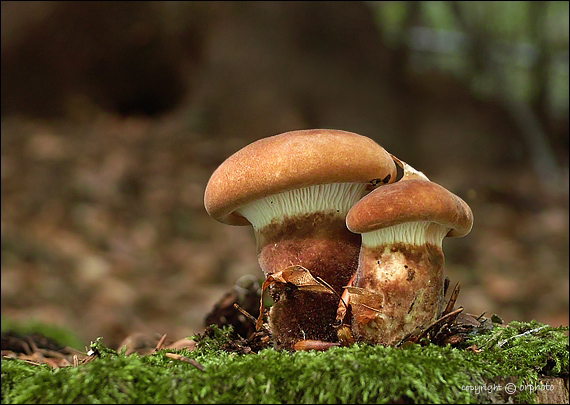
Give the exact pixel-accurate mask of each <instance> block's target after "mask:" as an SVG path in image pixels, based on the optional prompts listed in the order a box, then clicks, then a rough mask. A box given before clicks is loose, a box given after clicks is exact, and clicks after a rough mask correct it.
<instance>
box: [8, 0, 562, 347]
mask: <svg viewBox="0 0 570 405" xmlns="http://www.w3.org/2000/svg"><path fill="white" fill-rule="evenodd" d="M1 4H2V10H1V11H2V12H1V29H2V45H1V50H2V61H1V84H2V86H1V125H2V127H1V129H2V137H1V176H2V190H1V193H2V208H1V214H2V215H1V246H2V257H1V260H2V261H1V263H2V279H1V289H2V290H1V301H2V316H3V318H5V319H11V320H21V321H25V320H30V319H34V320H39V321H42V322H46V323H50V324H54V325H61V326H64V327H67V328H69V329H71V330H73V331H75V332H76V333H77V334H79V335H80V336H81V338H82V339H84V340H85V344H88V343H89V341H90V340H95V339H96V338H97V337H98V336H103V337H104V341H105V343H106V344H107V345H109V346H111V347H113V346H114V345H117V344H118V343H119V342H120V341H121V340H122V339H123V338H125V337H126V336H127V335H129V334H131V333H133V332H146V333H149V332H158V333H161V334H163V333H167V334H168V335H169V336H170V337H172V338H182V337H185V336H188V335H190V334H193V333H199V332H202V330H203V328H204V317H205V316H206V314H207V313H208V312H209V311H210V310H211V309H212V307H213V305H214V304H215V303H216V302H217V301H218V300H219V299H220V298H221V297H222V296H223V295H224V293H225V292H226V291H229V290H230V289H231V288H232V286H233V285H234V284H235V283H236V281H237V280H238V279H240V278H241V277H243V276H245V275H249V274H251V275H254V276H256V277H261V270H260V269H259V267H258V264H257V259H256V252H255V241H254V237H253V231H252V229H251V228H250V227H234V226H229V225H224V224H221V223H218V222H216V221H215V220H213V219H212V218H210V217H209V216H208V215H207V213H206V212H205V210H204V207H203V194H204V189H205V186H206V183H207V181H208V179H209V176H210V175H211V173H212V172H213V171H214V170H215V168H216V167H217V166H218V165H219V164H220V163H221V162H222V161H223V160H224V159H225V158H227V157H228V156H229V155H231V154H232V153H234V152H235V151H237V150H238V149H240V148H241V147H243V146H245V145H246V144H248V143H250V142H252V141H255V140H257V139H259V138H262V137H266V136H270V135H274V134H277V133H280V132H285V131H289V130H295V129H303V128H335V129H342V130H347V131H352V132H357V133H359V134H362V135H366V136H368V137H371V138H373V139H374V140H376V141H377V142H378V143H380V144H381V145H382V146H383V147H384V148H385V149H387V150H388V151H389V152H391V153H393V154H394V155H396V156H397V157H399V158H400V159H402V160H404V161H406V162H407V163H409V164H411V165H412V166H414V167H415V168H416V169H419V170H421V171H423V172H424V173H425V174H426V175H427V176H428V177H429V178H430V179H431V180H433V181H435V182H438V183H439V184H441V185H443V186H445V187H446V188H448V189H449V190H451V191H452V192H454V193H455V194H457V195H459V196H461V197H462V198H463V199H464V200H465V201H467V202H468V204H469V205H470V206H471V208H472V210H473V213H474V218H475V223H474V227H473V230H472V232H471V233H470V234H469V235H468V236H466V237H464V238H460V239H446V240H445V241H444V252H445V255H446V267H445V273H446V275H447V276H448V277H449V278H450V280H451V285H452V286H453V285H454V284H455V283H456V282H457V281H460V282H461V285H462V288H461V293H460V295H459V299H458V304H459V305H462V306H464V307H465V309H466V312H469V313H473V314H477V315H479V314H481V313H483V312H486V313H487V315H488V316H490V315H492V314H493V313H496V314H498V315H500V316H501V317H502V318H503V319H504V320H505V321H507V322H508V321H511V320H521V321H527V320H531V319H536V320H537V321H539V322H542V323H547V324H551V325H553V326H558V325H568V294H569V288H568V269H569V266H568V264H569V260H568V242H569V241H568V220H569V218H568V185H569V184H568V148H569V138H568V107H569V106H568V86H569V83H568V72H569V69H568V60H569V55H568V36H569V35H568V32H569V25H568V15H569V10H568V8H569V7H568V5H569V3H568V2H549V1H547V2H453V1H452V2H439V1H435V2H415V1H410V2H291V3H289V2H251V3H250V2H223V3H216V2H2V3H1Z"/></svg>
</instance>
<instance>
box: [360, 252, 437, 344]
mask: <svg viewBox="0 0 570 405" xmlns="http://www.w3.org/2000/svg"><path fill="white" fill-rule="evenodd" d="M443 264H444V256H443V252H442V249H441V247H439V246H436V245H434V244H430V243H426V244H423V245H412V244H405V243H394V244H384V245H380V246H376V247H369V246H363V247H362V249H361V252H360V259H359V269H358V273H357V277H356V280H355V283H354V285H355V286H356V287H360V288H359V289H354V292H352V293H351V295H350V303H351V305H352V315H353V317H352V332H353V334H354V337H355V339H356V340H359V341H365V342H368V343H371V344H383V345H395V344H397V343H398V342H400V341H401V340H402V339H403V338H404V337H405V336H406V335H408V334H410V333H411V332H413V331H414V330H415V329H416V328H425V327H427V326H428V325H429V324H431V323H432V322H433V321H435V320H436V319H437V318H438V317H439V316H440V314H441V311H442V307H443V301H444V295H443ZM360 289H362V290H360Z"/></svg>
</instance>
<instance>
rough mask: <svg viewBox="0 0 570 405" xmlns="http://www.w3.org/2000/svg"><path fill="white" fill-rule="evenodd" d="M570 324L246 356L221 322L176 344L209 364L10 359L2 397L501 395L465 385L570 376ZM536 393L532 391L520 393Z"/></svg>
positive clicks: (279, 399)
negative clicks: (443, 342) (452, 342)
mask: <svg viewBox="0 0 570 405" xmlns="http://www.w3.org/2000/svg"><path fill="white" fill-rule="evenodd" d="M538 328H541V329H539V330H537V331H535V332H532V333H528V334H526V335H522V336H516V335H521V334H522V333H524V332H528V331H531V330H535V329H538ZM564 330H567V328H566V329H564V328H551V327H549V326H544V325H540V324H538V323H535V322H531V323H511V324H509V325H508V326H506V327H503V326H500V327H495V328H494V329H493V330H491V331H490V332H488V333H486V334H485V335H482V336H476V337H473V339H472V341H470V342H469V343H470V344H477V345H478V346H479V347H483V346H485V345H486V348H485V350H484V351H483V352H481V353H475V352H471V351H466V350H460V349H453V348H451V347H438V346H434V345H429V346H425V347H422V346H419V345H410V346H407V347H405V348H396V349H394V348H385V347H380V346H368V345H364V344H357V345H354V346H352V347H348V348H339V347H335V348H332V349H330V350H328V351H325V352H315V351H310V352H296V353H289V352H278V351H275V350H273V349H266V350H262V351H260V352H259V353H257V354H247V355H238V354H232V353H227V352H224V351H220V350H219V348H220V347H221V346H222V345H223V343H224V342H225V341H227V340H228V334H229V333H228V331H229V329H223V330H215V329H214V333H213V334H210V335H209V336H197V337H196V338H197V339H198V345H197V348H196V349H195V350H194V351H188V350H186V349H184V350H181V351H178V352H177V353H179V354H181V355H183V356H187V357H190V358H193V359H195V360H197V361H198V362H199V363H200V364H202V365H203V366H204V371H200V370H198V369H197V368H196V367H194V366H193V365H191V364H189V363H186V362H182V361H177V360H173V359H171V358H169V357H167V356H166V352H167V351H160V352H158V353H156V354H153V355H150V356H144V357H140V356H138V355H130V356H125V355H124V352H123V353H116V352H113V351H107V352H106V355H104V356H103V357H101V358H98V359H96V360H94V361H92V362H90V363H87V364H84V365H81V366H80V367H78V368H73V367H67V368H62V369H59V370H50V369H48V368H47V367H38V366H31V365H27V364H24V363H23V362H22V361H19V360H3V361H2V402H3V403H55V402H57V403H387V402H395V401H401V400H403V401H406V402H416V403H420V402H423V403H430V402H431V403H438V402H439V403H462V402H463V403H481V402H497V401H498V400H500V397H498V396H497V393H496V392H488V391H485V390H483V391H482V392H478V393H476V392H474V391H472V390H471V391H470V390H469V389H467V387H468V386H484V385H486V384H487V385H488V384H489V381H493V379H496V378H499V377H507V376H509V377H510V376H513V377H515V378H518V379H520V380H521V381H525V382H528V383H531V382H532V381H536V379H537V378H538V373H539V372H541V373H546V374H549V375H567V374H568V338H567V336H566V335H565V333H564ZM515 336H516V337H515ZM505 339H506V342H505V343H502V342H503V340H505ZM94 345H101V342H100V341H99V342H95V343H94ZM499 346H500V347H499ZM95 347H96V348H97V350H99V351H101V350H103V349H102V347H100V346H95ZM92 348H93V346H92ZM495 381H496V380H495ZM523 394H524V393H523ZM532 399H533V398H530V397H528V396H526V397H525V396H524V395H523V396H519V397H517V398H516V400H517V401H520V400H529V401H530V400H532Z"/></svg>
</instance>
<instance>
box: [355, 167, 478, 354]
mask: <svg viewBox="0 0 570 405" xmlns="http://www.w3.org/2000/svg"><path fill="white" fill-rule="evenodd" d="M407 170H413V169H411V167H408V169H407ZM417 173H420V172H417ZM422 176H423V175H422ZM422 176H419V175H417V174H414V175H410V176H408V177H406V178H402V179H401V180H400V181H398V182H396V183H392V184H388V185H386V186H383V187H382V188H381V189H377V190H374V191H372V192H371V193H370V194H368V195H367V196H365V197H363V198H362V199H361V200H360V201H359V202H357V203H356V204H355V205H354V206H353V207H352V208H351V209H350V211H349V213H348V215H347V218H346V224H347V227H348V229H350V230H351V231H352V232H355V233H359V234H362V247H361V250H360V258H359V267H358V270H357V273H356V276H355V279H354V280H353V282H352V283H351V285H349V286H347V287H346V289H347V291H348V296H349V299H348V301H349V303H350V306H351V313H352V315H351V316H352V319H351V329H352V333H353V335H354V339H356V340H357V341H365V342H368V343H371V344H382V345H397V344H398V343H399V342H401V341H402V340H403V339H404V338H405V337H406V336H408V335H410V334H412V333H413V332H414V331H416V330H422V329H424V328H426V327H427V326H429V325H430V324H431V323H432V322H434V321H435V320H436V319H437V318H438V317H439V316H440V315H441V312H442V307H443V300H444V291H443V288H444V278H443V264H444V255H443V250H442V242H443V239H444V238H445V237H446V236H447V237H460V236H464V235H466V234H467V233H469V232H470V230H471V227H472V224H473V215H472V212H471V209H470V208H469V206H468V205H467V203H465V201H463V200H462V199H461V198H459V197H458V196H456V195H455V194H453V193H451V192H450V191H448V190H447V189H445V188H444V187H442V186H440V185H438V184H436V183H434V182H431V181H428V180H427V178H425V176H423V177H422Z"/></svg>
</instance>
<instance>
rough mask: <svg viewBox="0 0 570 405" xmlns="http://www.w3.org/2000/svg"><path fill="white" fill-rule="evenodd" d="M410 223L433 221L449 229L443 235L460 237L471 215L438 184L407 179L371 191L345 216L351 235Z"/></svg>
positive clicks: (456, 198) (466, 230)
mask: <svg viewBox="0 0 570 405" xmlns="http://www.w3.org/2000/svg"><path fill="white" fill-rule="evenodd" d="M413 221H430V222H435V223H437V224H439V225H441V226H442V227H445V228H449V229H450V231H449V232H448V233H447V235H446V236H448V237H460V236H465V235H467V234H468V233H469V232H470V231H471V227H472V226H473V213H472V212H471V208H469V206H468V205H467V203H466V202H465V201H463V200H462V199H461V198H459V197H458V196H456V195H455V194H453V193H452V192H450V191H449V190H447V189H445V188H444V187H442V186H440V185H439V184H437V183H434V182H431V181H426V180H415V179H410V180H407V181H399V182H397V183H392V184H388V185H386V186H383V187H381V188H379V189H376V190H374V191H372V192H371V193H370V194H368V195H367V196H365V197H363V198H362V199H361V200H360V201H358V202H357V203H356V204H355V205H353V206H352V208H351V209H350V211H349V212H348V215H347V216H346V226H347V227H348V229H349V230H350V231H352V232H355V233H366V232H373V231H376V230H379V229H382V228H386V227H389V226H394V225H398V224H402V223H406V222H413Z"/></svg>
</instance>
